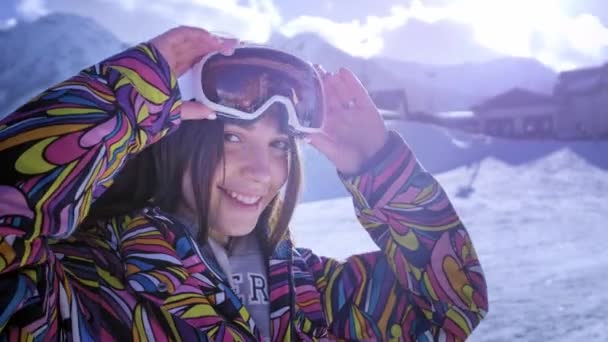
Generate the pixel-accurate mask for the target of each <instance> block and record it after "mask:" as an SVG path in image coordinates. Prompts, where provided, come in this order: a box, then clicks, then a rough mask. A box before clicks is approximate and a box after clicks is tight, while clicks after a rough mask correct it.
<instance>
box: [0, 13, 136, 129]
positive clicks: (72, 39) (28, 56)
mask: <svg viewBox="0 0 608 342" xmlns="http://www.w3.org/2000/svg"><path fill="white" fill-rule="evenodd" d="M124 48H125V45H124V44H123V43H121V42H120V41H119V40H118V39H117V38H116V37H114V36H113V35H112V34H111V33H110V32H108V31H107V30H106V29H104V28H102V27H101V26H99V25H98V24H96V23H95V22H94V21H93V20H91V19H87V18H83V17H79V16H75V15H68V14H51V15H49V16H46V17H42V18H40V19H39V20H36V21H34V22H31V23H27V22H21V23H18V24H17V25H16V26H14V27H13V28H11V29H9V30H6V31H0V117H3V116H4V115H6V114H8V113H9V112H11V111H12V110H14V109H16V108H17V107H18V106H19V105H20V104H22V103H24V102H25V101H27V100H28V99H29V98H30V97H32V96H33V95H35V94H37V93H38V92H40V91H41V90H44V89H46V88H48V87H49V86H51V85H53V84H55V83H57V82H59V81H62V80H64V79H66V78H67V77H69V76H71V75H73V74H75V73H76V72H78V71H79V70H81V69H83V68H85V67H87V66H89V65H91V64H93V63H96V62H98V61H100V60H101V59H103V58H105V57H108V56H111V55H112V54H115V53H117V52H119V51H121V50H122V49H124Z"/></svg>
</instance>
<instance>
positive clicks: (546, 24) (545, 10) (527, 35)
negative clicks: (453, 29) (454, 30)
mask: <svg viewBox="0 0 608 342" xmlns="http://www.w3.org/2000/svg"><path fill="white" fill-rule="evenodd" d="M453 15H454V16H456V17H457V18H458V19H461V20H462V19H464V20H465V21H466V22H468V24H469V25H471V26H472V28H473V30H474V32H475V38H476V39H477V40H478V41H479V42H480V43H481V44H483V45H485V46H487V47H489V48H492V49H494V50H496V51H499V52H502V53H506V54H509V55H515V56H530V55H531V54H532V51H531V49H532V47H531V43H530V42H531V40H532V38H533V36H534V35H541V36H542V38H543V39H546V38H549V39H550V38H551V37H550V36H552V35H553V34H554V32H556V31H557V30H559V26H560V23H561V22H563V21H564V20H565V18H566V16H565V15H564V14H563V12H562V11H561V9H560V8H559V7H558V6H555V1H553V0H534V1H529V0H510V1H504V0H493V1H492V0H468V1H464V2H462V3H460V4H459V5H458V7H456V8H454V9H453Z"/></svg>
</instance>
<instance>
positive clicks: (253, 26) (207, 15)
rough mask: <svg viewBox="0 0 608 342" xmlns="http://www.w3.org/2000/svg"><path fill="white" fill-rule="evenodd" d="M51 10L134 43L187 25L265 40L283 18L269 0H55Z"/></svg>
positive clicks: (256, 40)
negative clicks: (89, 21)
mask: <svg viewBox="0 0 608 342" xmlns="http://www.w3.org/2000/svg"><path fill="white" fill-rule="evenodd" d="M48 6H49V8H50V9H51V10H52V11H61V12H68V13H74V14H78V15H83V16H87V17H92V18H94V19H96V20H97V21H98V22H99V23H100V24H101V25H103V26H105V27H106V28H108V29H109V30H111V31H112V32H113V33H114V34H115V35H116V36H117V37H118V38H119V39H121V40H123V41H125V42H128V43H134V42H139V41H142V40H145V39H150V38H151V37H153V36H154V35H157V34H159V33H161V32H163V31H165V30H167V29H168V28H170V27H174V26H177V25H190V26H197V27H204V28H206V29H208V30H211V31H216V32H222V33H225V34H229V35H234V36H237V37H239V38H242V39H245V40H251V41H255V42H265V41H267V40H268V39H269V38H270V36H271V35H272V32H273V30H275V29H276V28H277V27H278V26H279V25H280V24H281V23H282V17H281V14H280V12H279V11H278V9H277V7H276V6H275V5H274V3H273V2H272V0H250V1H248V2H247V3H246V4H242V1H238V0H223V1H213V0H128V1H125V0H87V1H86V2H84V1H81V0H54V1H52V2H49V4H48Z"/></svg>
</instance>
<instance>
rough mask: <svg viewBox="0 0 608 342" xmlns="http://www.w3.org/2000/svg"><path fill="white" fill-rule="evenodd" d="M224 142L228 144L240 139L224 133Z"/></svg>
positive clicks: (234, 135)
mask: <svg viewBox="0 0 608 342" xmlns="http://www.w3.org/2000/svg"><path fill="white" fill-rule="evenodd" d="M224 141H228V142H239V141H241V138H239V136H238V135H236V134H232V133H224Z"/></svg>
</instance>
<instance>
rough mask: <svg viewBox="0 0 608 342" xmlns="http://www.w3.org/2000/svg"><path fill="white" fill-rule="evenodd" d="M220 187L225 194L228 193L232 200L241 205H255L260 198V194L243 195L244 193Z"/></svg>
mask: <svg viewBox="0 0 608 342" xmlns="http://www.w3.org/2000/svg"><path fill="white" fill-rule="evenodd" d="M220 189H222V191H223V192H224V193H225V194H226V195H228V196H229V197H230V198H232V199H233V200H235V201H237V202H239V203H240V204H243V205H247V206H256V205H257V204H258V203H260V201H261V200H262V196H251V195H244V194H240V193H238V192H236V191H232V190H228V189H224V188H220Z"/></svg>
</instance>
